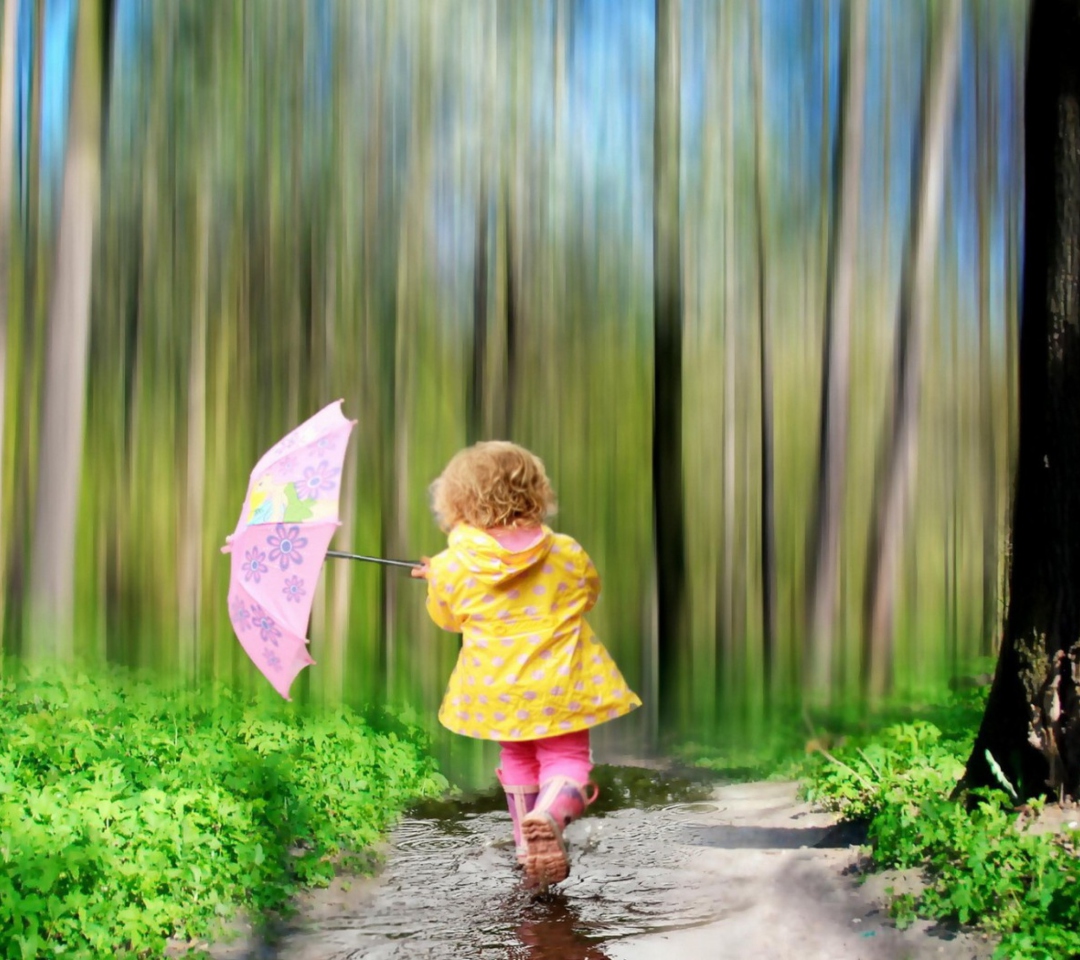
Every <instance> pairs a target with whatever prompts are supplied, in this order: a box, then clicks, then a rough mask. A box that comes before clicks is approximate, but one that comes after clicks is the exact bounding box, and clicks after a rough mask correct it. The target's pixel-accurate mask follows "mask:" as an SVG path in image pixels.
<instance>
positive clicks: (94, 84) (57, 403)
mask: <svg viewBox="0 0 1080 960" xmlns="http://www.w3.org/2000/svg"><path fill="white" fill-rule="evenodd" d="M101 14H102V3H101V0H81V2H80V3H79V8H78V25H77V28H76V34H75V62H74V68H73V74H72V80H71V107H70V117H69V121H68V131H69V132H68V143H67V155H66V157H65V161H64V179H63V188H62V189H63V198H62V205H61V209H60V230H59V237H58V249H57V259H56V273H55V275H54V276H53V278H52V284H53V288H52V300H51V303H50V306H49V316H48V320H47V324H48V326H47V340H46V345H45V379H44V384H43V398H42V422H41V436H40V442H39V456H38V474H37V500H36V504H35V511H34V518H35V519H34V531H33V547H32V552H31V564H32V566H31V576H30V594H31V603H32V605H33V615H34V617H35V621H36V622H37V623H39V624H40V626H41V628H42V629H41V630H40V631H38V632H37V633H36V636H35V637H34V642H33V646H34V649H33V650H31V651H29V652H30V653H33V654H41V655H53V656H58V657H63V658H70V657H71V655H72V654H73V652H74V637H73V634H72V626H73V624H72V618H73V613H74V587H75V532H76V519H77V516H78V504H79V492H80V486H81V480H82V441H83V423H84V409H85V400H86V398H85V390H86V358H87V346H88V340H89V332H90V283H91V275H92V268H93V258H94V231H95V225H96V221H97V210H98V200H99V194H100V189H101V103H102V61H103V56H102V36H103V34H102V29H101Z"/></svg>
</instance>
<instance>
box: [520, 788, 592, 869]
mask: <svg viewBox="0 0 1080 960" xmlns="http://www.w3.org/2000/svg"><path fill="white" fill-rule="evenodd" d="M590 787H591V788H592V793H591V795H590V794H589V793H587V792H586V791H587V790H588V789H589V788H590ZM598 793H599V790H598V789H597V787H596V784H594V783H586V784H580V783H578V782H577V781H576V780H571V779H570V778H569V777H562V776H558V777H552V778H551V779H550V780H548V781H547V782H546V783H544V784H542V785H541V787H540V795H539V797H537V800H536V806H535V808H534V809H533V811H532V813H530V814H528V815H527V816H525V817H523V818H522V821H521V833H522V837H523V839H524V841H525V876H526V877H527V878H528V879H529V880H530V881H531V882H533V883H536V884H539V886H540V887H541V888H546V887H547V886H548V885H549V884H552V883H560V882H562V881H563V880H565V879H566V877H567V875H568V874H569V873H570V860H569V858H568V857H567V854H566V841H565V840H564V839H563V831H564V830H565V829H566V828H567V827H568V826H569V825H570V822H571V821H572V820H576V819H577V818H578V817H580V816H581V815H582V814H583V813H584V812H585V808H586V807H588V806H589V805H590V804H592V803H594V802H595V801H596V797H597V794H598Z"/></svg>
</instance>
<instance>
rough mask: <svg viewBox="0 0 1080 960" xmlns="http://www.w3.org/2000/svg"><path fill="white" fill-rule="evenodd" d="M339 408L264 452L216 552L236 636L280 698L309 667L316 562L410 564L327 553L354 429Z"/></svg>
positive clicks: (318, 568)
mask: <svg viewBox="0 0 1080 960" xmlns="http://www.w3.org/2000/svg"><path fill="white" fill-rule="evenodd" d="M341 403H342V401H340V400H337V401H335V402H334V403H331V404H330V405H329V406H327V407H324V408H323V409H322V410H320V411H319V412H318V413H316V414H315V416H313V417H312V418H311V419H310V420H307V421H306V422H304V423H302V424H301V425H300V426H299V427H297V428H296V429H295V430H293V431H292V433H290V434H288V435H287V436H285V437H284V438H282V439H281V440H279V441H278V442H277V443H276V444H274V446H273V447H271V448H270V449H269V450H268V451H267V452H266V453H265V454H263V456H262V458H261V459H260V460H259V462H258V463H257V464H255V469H254V470H252V471H251V480H250V482H249V483H248V490H247V496H246V497H245V499H244V508H243V510H242V511H241V513H240V520H239V522H238V523H237V525H236V530H235V531H234V532H233V534H232V535H231V536H229V537H226V538H225V546H224V547H222V548H221V552H222V553H231V554H232V575H231V577H230V581H229V619H230V620H231V621H232V625H233V629H234V630H235V632H236V637H237V639H238V640H239V641H240V644H241V646H243V648H244V650H245V651H247V655H248V656H249V657H251V659H252V662H253V663H254V664H255V666H257V667H258V668H259V669H260V670H261V671H262V672H263V674H264V675H265V676H266V678H267V680H269V681H270V683H271V684H273V687H274V689H275V690H277V692H278V693H280V694H281V695H282V696H283V697H284V698H285V699H286V700H289V699H291V698H290V697H289V688H290V687H291V686H292V682H293V680H294V679H295V678H296V675H297V674H298V673H299V672H300V671H301V670H303V669H304V667H306V666H308V665H309V664H312V663H314V662H315V661H314V660H312V658H311V656H310V654H309V653H308V649H307V647H308V640H307V636H306V634H307V624H308V620H309V618H310V617H311V604H312V600H313V599H314V593H315V586H316V583H317V582H318V579H319V572H320V571H321V569H322V563H323V558H324V557H326V556H328V555H329V556H337V557H349V558H351V559H354V560H371V561H374V562H376V563H386V564H392V565H394V566H404V567H411V566H415V564H413V563H410V562H408V561H404V560H382V559H380V558H378V557H364V556H360V555H359V554H344V553H337V552H336V551H330V550H328V547H329V545H330V540H331V538H332V537H333V536H334V532H335V531H336V530H337V528H338V527H339V526H340V525H341V522H340V520H339V519H338V499H339V496H340V486H339V481H340V479H341V469H342V465H343V463H344V460H345V448H346V446H347V445H348V442H349V434H350V433H351V432H352V428H353V427H354V426H355V425H356V421H355V420H347V419H346V418H345V417H344V416H343V415H342V413H341Z"/></svg>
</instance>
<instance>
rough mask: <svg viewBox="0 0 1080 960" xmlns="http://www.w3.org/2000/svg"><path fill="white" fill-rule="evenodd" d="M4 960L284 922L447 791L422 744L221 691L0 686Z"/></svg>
mask: <svg viewBox="0 0 1080 960" xmlns="http://www.w3.org/2000/svg"><path fill="white" fill-rule="evenodd" d="M0 693H2V698H0V725H2V727H3V729H4V731H5V732H4V739H3V741H2V746H0V956H3V957H8V958H20V960H27V958H31V957H34V958H38V957H54V956H57V957H58V956H65V957H101V956H156V955H160V954H161V953H162V951H163V950H164V948H165V945H166V943H167V942H168V941H169V940H170V939H178V940H180V941H190V940H193V939H195V938H198V937H202V936H205V935H206V934H207V933H208V932H209V931H211V930H212V929H214V926H215V923H216V922H218V921H220V920H221V919H223V918H226V917H228V916H230V915H231V914H233V913H234V912H235V910H236V909H237V907H238V906H239V905H241V904H242V905H244V906H245V908H247V909H248V910H249V911H251V912H253V913H254V915H255V916H256V917H258V916H260V915H271V914H274V913H276V912H280V911H283V910H287V908H288V903H289V899H290V897H291V896H292V895H293V893H295V892H296V891H297V890H298V889H300V888H301V887H302V886H304V885H311V884H320V883H325V882H327V881H328V880H329V878H330V877H332V876H333V874H334V872H335V870H336V869H339V868H340V867H342V866H349V867H352V868H357V867H363V866H364V865H365V864H366V863H367V862H369V857H368V851H369V850H370V848H371V846H372V844H374V843H375V842H376V841H377V840H378V839H379V838H380V836H381V835H382V834H383V833H384V831H385V830H386V829H387V827H388V826H389V825H390V824H391V822H392V820H393V818H394V817H395V816H397V814H398V813H399V812H400V811H401V810H402V809H403V807H404V806H405V805H406V804H407V803H409V802H410V801H411V800H413V799H416V798H421V797H432V796H436V795H438V794H439V793H441V792H442V791H443V790H444V789H445V787H446V781H445V780H444V778H443V777H442V776H441V775H440V774H439V773H438V772H437V771H436V769H435V767H434V763H433V761H432V760H431V759H430V757H429V756H428V755H427V753H426V752H425V741H424V738H423V736H422V735H421V733H420V732H419V730H418V729H417V728H416V727H415V726H413V725H410V724H408V723H405V722H402V721H401V720H399V719H397V718H395V717H393V716H390V715H382V716H377V717H375V716H368V717H365V716H361V715H360V714H357V713H355V712H353V711H351V710H348V709H346V708H339V709H337V710H334V711H329V712H305V711H302V710H298V709H297V708H295V707H293V706H292V705H290V704H286V703H284V702H282V701H278V702H276V703H275V702H272V701H269V700H267V701H262V700H259V699H256V698H250V697H241V696H240V695H238V694H236V693H235V692H233V691H231V690H229V689H227V688H224V687H215V688H213V689H212V690H209V691H202V692H199V693H187V692H176V691H171V692H170V691H167V690H164V689H161V688H160V687H157V686H155V685H153V684H150V683H146V682H141V681H136V680H134V679H133V678H131V677H129V676H126V675H124V674H120V673H117V672H111V673H106V674H101V675H97V676H89V675H86V674H79V673H74V672H73V673H70V674H62V673H58V672H57V671H56V670H55V669H51V670H50V671H49V672H48V673H46V672H43V671H38V672H35V673H27V672H25V671H23V670H17V671H12V670H9V672H8V675H7V677H6V679H4V680H3V682H2V686H0Z"/></svg>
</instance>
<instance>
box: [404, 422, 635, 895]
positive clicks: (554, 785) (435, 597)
mask: <svg viewBox="0 0 1080 960" xmlns="http://www.w3.org/2000/svg"><path fill="white" fill-rule="evenodd" d="M431 492H432V501H433V502H432V506H433V509H434V512H435V516H436V519H437V520H438V522H439V526H440V527H441V528H442V529H443V530H444V531H447V532H448V533H449V538H448V542H449V546H448V548H447V549H446V550H444V551H443V552H442V553H440V554H438V555H437V556H436V557H434V558H432V559H430V560H428V559H427V558H425V559H424V561H423V566H421V567H419V568H417V569H415V570H413V572H412V574H413V576H416V577H425V578H427V581H428V594H427V609H428V613H430V615H431V618H432V619H433V620H434V621H435V622H436V623H437V624H438V625H439V626H440V627H442V628H443V629H444V630H451V631H454V632H456V633H461V634H462V645H461V652H460V654H459V655H458V661H457V666H456V667H455V668H454V672H453V674H452V675H451V677H450V683H449V686H448V688H447V691H446V696H445V697H444V698H443V702H442V707H441V708H440V710H439V721H440V722H441V723H442V724H443V726H445V727H446V728H447V729H449V730H452V731H453V732H454V733H460V734H463V735H464V736H467V737H478V738H480V739H483V740H496V741H498V743H499V745H500V747H501V748H502V749H501V753H500V767H499V769H498V770H496V771H495V773H496V775H497V776H498V778H499V782H500V783H501V784H502V786H503V790H504V791H505V792H506V798H507V803H508V805H509V808H510V816H511V818H512V820H513V823H514V842H515V846H516V848H517V855H518V861H519V862H520V863H521V864H522V865H523V866H524V868H525V874H526V877H527V878H528V879H529V880H530V881H531V882H534V883H537V884H540V885H541V886H545V887H546V886H547V885H548V884H550V883H558V882H559V881H561V880H565V879H566V876H567V874H568V873H569V863H568V861H567V854H566V844H565V842H564V840H563V830H564V829H565V827H566V826H567V825H568V824H569V823H570V821H571V820H574V819H576V818H577V817H580V816H581V815H582V814H583V813H584V812H585V808H586V807H587V806H589V804H591V803H592V802H593V801H594V800H595V799H596V787H595V785H594V784H591V783H590V782H589V774H590V772H591V771H592V753H591V750H590V748H589V729H590V728H591V727H594V726H596V725H597V724H600V723H603V722H604V721H605V720H613V719H615V718H616V717H621V716H622V715H623V714H626V713H629V712H630V711H631V710H633V709H634V708H635V707H639V706H641V701H640V700H639V699H638V697H637V695H636V694H635V693H633V692H632V691H631V690H630V689H629V688H628V687H627V685H626V681H625V680H623V678H622V675H621V674H620V673H619V670H618V668H617V667H616V666H615V664H614V662H613V661H612V659H611V657H610V656H609V655H608V652H607V650H605V649H604V647H603V645H602V644H601V643H600V641H599V640H598V639H597V638H596V637H595V635H594V634H593V632H592V630H591V629H590V628H589V625H588V624H587V623H586V622H585V617H584V615H585V613H586V612H588V611H589V610H590V609H591V608H592V606H593V604H595V603H596V598H597V596H598V595H599V593H600V578H599V576H597V573H596V568H595V567H593V564H592V561H591V560H590V559H589V558H588V556H587V555H586V554H585V551H584V550H582V549H581V547H580V546H579V545H578V544H577V543H576V542H575V541H574V540H573V539H572V538H571V537H568V536H566V535H565V534H559V533H553V532H552V531H551V530H550V529H549V528H548V527H547V526H545V525H544V522H543V521H544V520H545V518H546V517H548V516H550V515H551V514H552V513H554V507H555V497H554V494H553V492H552V489H551V485H550V483H549V482H548V478H547V475H546V474H545V472H544V465H543V463H541V462H540V460H539V459H538V458H537V457H535V456H534V455H533V454H531V453H530V452H529V451H528V450H525V449H524V448H522V447H519V446H517V445H515V444H513V443H506V442H503V441H490V442H487V443H478V444H476V445H475V446H472V447H468V448H466V449H465V450H462V451H461V452H460V453H458V454H457V455H455V456H454V457H453V459H452V460H451V461H450V463H449V464H447V467H446V469H445V470H443V472H442V475H441V476H440V477H439V478H438V479H437V480H436V481H435V482H434V483H433V484H432V485H431Z"/></svg>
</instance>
